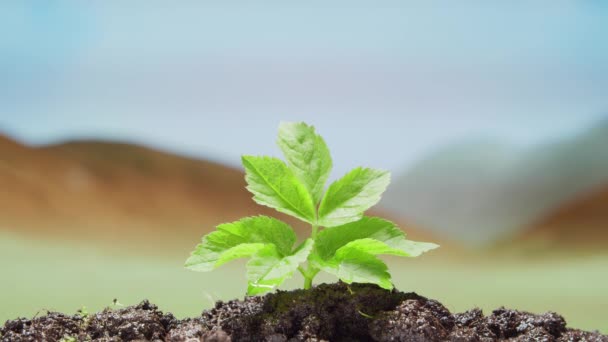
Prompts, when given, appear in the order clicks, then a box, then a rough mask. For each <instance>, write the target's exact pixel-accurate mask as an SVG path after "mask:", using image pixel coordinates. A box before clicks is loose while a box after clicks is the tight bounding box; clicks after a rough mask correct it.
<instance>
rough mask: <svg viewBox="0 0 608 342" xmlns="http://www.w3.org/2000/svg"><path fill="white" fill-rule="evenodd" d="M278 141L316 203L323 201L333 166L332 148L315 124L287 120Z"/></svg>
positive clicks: (290, 165)
mask: <svg viewBox="0 0 608 342" xmlns="http://www.w3.org/2000/svg"><path fill="white" fill-rule="evenodd" d="M277 144H278V145H279V147H280V148H281V150H282V151H283V154H284V155H285V158H286V159H287V162H288V165H289V167H290V168H291V170H292V171H293V173H294V174H295V175H296V177H298V179H299V180H300V181H301V182H302V183H303V184H304V186H305V187H306V189H307V190H308V192H309V193H310V195H311V196H312V199H313V202H314V203H315V204H316V203H319V200H320V199H321V195H322V194H323V190H324V187H325V182H326V181H327V177H329V173H330V171H331V168H332V161H331V156H330V154H329V149H328V148H327V145H326V144H325V141H324V140H323V138H322V137H321V136H320V135H318V134H316V133H315V129H314V127H313V126H308V125H307V124H305V123H302V122H300V123H294V122H284V123H281V125H280V126H279V138H278V140H277Z"/></svg>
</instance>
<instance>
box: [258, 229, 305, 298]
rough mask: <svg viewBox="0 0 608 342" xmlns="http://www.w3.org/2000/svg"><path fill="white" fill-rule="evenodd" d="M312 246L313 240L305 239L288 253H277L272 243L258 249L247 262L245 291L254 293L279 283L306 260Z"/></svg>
mask: <svg viewBox="0 0 608 342" xmlns="http://www.w3.org/2000/svg"><path fill="white" fill-rule="evenodd" d="M312 248H313V240H312V239H307V240H306V241H304V243H302V245H300V246H299V247H298V249H297V250H296V251H295V252H294V253H293V254H290V255H284V254H281V253H279V252H278V250H277V249H276V248H275V246H274V245H267V246H265V247H264V248H262V249H260V250H259V251H258V252H257V253H256V254H255V255H254V256H253V257H252V258H251V260H250V261H249V262H248V263H247V279H248V281H249V285H248V289H247V293H248V294H249V295H256V294H260V293H264V292H268V291H271V290H273V289H274V288H276V287H277V286H279V285H281V284H282V283H283V282H284V281H285V280H286V279H287V278H290V277H291V276H292V275H293V272H295V271H296V269H297V268H298V266H299V265H300V264H301V263H303V262H304V261H306V259H307V258H308V255H309V254H310V251H311V250H312Z"/></svg>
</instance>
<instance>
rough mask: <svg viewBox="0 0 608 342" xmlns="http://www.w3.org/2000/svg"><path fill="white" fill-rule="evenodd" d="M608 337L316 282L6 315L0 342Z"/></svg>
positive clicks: (534, 318)
mask: <svg viewBox="0 0 608 342" xmlns="http://www.w3.org/2000/svg"><path fill="white" fill-rule="evenodd" d="M61 340H63V341H70V342H71V341H176V342H177V341H180V342H186V341H188V342H195V341H272V342H281V341H413V342H416V341H459V342H467V341H470V342H473V341H475V342H490V341H521V342H524V341H545V342H552V341H556V342H557V341H581V342H583V341H589V342H591V341H605V342H608V336H606V335H601V334H599V333H597V332H584V331H580V330H574V329H568V328H566V322H565V320H564V319H563V318H562V317H561V316H559V315H558V314H555V313H545V314H542V315H534V314H531V313H527V312H521V311H515V310H509V309H504V308H500V309H497V310H494V311H493V312H492V313H491V314H490V315H487V316H484V315H483V313H482V312H481V310H479V309H473V310H470V311H467V312H464V313H457V314H452V313H450V312H449V311H448V309H446V308H445V307H444V306H443V305H441V303H439V302H437V301H434V300H431V299H427V298H424V297H421V296H419V295H417V294H415V293H403V292H398V291H386V290H382V289H380V288H378V287H376V286H374V285H364V284H353V285H350V286H347V285H346V284H344V283H337V284H331V285H325V284H323V285H319V286H317V287H315V288H313V289H312V290H295V291H279V292H277V293H273V294H268V295H266V296H263V297H246V298H245V299H244V300H242V301H238V300H233V301H229V302H218V303H217V304H216V305H215V308H213V309H211V310H208V311H205V312H203V314H202V315H201V316H200V317H196V318H188V319H184V320H178V319H176V318H175V317H173V315H172V314H170V313H163V312H162V311H159V310H158V308H157V307H156V306H155V305H153V304H150V303H149V302H147V301H144V302H142V303H141V304H139V305H137V306H132V307H126V308H123V309H116V310H112V309H106V310H104V311H102V312H100V313H96V314H91V315H83V314H76V315H74V316H68V315H64V314H61V313H56V312H49V313H48V314H47V315H45V316H42V317H37V318H33V319H24V318H21V319H16V320H12V321H7V322H6V324H5V325H4V327H2V328H1V329H0V341H3V342H4V341H61Z"/></svg>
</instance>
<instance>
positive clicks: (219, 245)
mask: <svg viewBox="0 0 608 342" xmlns="http://www.w3.org/2000/svg"><path fill="white" fill-rule="evenodd" d="M295 241H296V235H295V233H294V232H293V229H291V227H290V226H289V225H288V224H286V223H284V222H282V221H279V220H277V219H275V218H272V217H267V216H254V217H247V218H244V219H241V220H239V221H236V222H232V223H224V224H221V225H219V226H217V230H216V231H214V232H212V233H210V234H208V235H206V236H204V237H203V241H202V242H201V243H200V244H198V245H197V246H196V248H195V250H194V251H193V252H192V254H191V255H190V257H189V258H188V260H186V265H185V266H186V268H189V269H191V270H194V271H202V272H205V271H211V270H213V269H214V268H217V267H218V266H220V265H222V264H224V263H226V262H228V261H231V260H234V259H239V258H245V257H250V256H252V255H255V254H256V253H257V252H258V251H260V250H262V249H263V248H265V247H266V246H267V245H269V244H270V245H272V246H274V248H275V249H276V250H277V252H278V253H281V254H283V255H288V254H290V253H291V248H292V247H293V244H294V243H295Z"/></svg>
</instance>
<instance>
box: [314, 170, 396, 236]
mask: <svg viewBox="0 0 608 342" xmlns="http://www.w3.org/2000/svg"><path fill="white" fill-rule="evenodd" d="M388 183H390V173H389V172H388V171H383V170H374V169H368V168H361V167H358V168H355V169H353V170H352V171H350V172H349V173H347V174H346V175H345V176H344V177H342V178H340V179H339V180H337V181H335V182H334V183H332V184H331V185H330V186H329V189H327V192H326V193H325V196H324V197H323V200H322V201H321V205H320V206H319V222H318V224H319V225H320V226H323V227H335V226H339V225H341V224H345V223H348V222H353V221H357V220H359V219H360V218H361V217H362V216H363V213H364V212H365V211H366V210H367V209H369V208H370V207H372V206H373V205H375V204H376V203H378V201H380V196H381V195H382V193H383V192H384V190H386V187H387V186H388Z"/></svg>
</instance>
